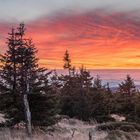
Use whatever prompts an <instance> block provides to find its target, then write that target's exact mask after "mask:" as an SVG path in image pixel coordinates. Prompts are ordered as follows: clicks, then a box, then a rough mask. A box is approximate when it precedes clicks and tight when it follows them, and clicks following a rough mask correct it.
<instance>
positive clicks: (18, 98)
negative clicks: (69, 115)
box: [0, 24, 57, 133]
mask: <svg viewBox="0 0 140 140" xmlns="http://www.w3.org/2000/svg"><path fill="white" fill-rule="evenodd" d="M7 46H8V49H7V51H6V53H5V54H4V55H3V56H2V59H1V62H2V66H1V79H2V80H1V82H0V88H1V92H2V94H1V95H0V96H1V104H0V109H1V111H2V112H3V113H4V114H5V117H6V118H8V121H7V124H8V125H14V124H16V123H19V122H20V121H25V122H26V124H27V128H28V133H31V123H32V124H33V125H50V124H52V123H54V122H55V120H54V116H55V114H56V113H57V109H56V107H57V103H56V102H57V100H56V95H55V94H53V95H51V91H52V90H51V88H50V86H49V83H48V75H49V74H50V72H47V70H46V69H44V68H39V67H38V63H37V60H38V59H37V58H36V53H37V50H36V48H35V47H34V44H33V43H32V41H31V40H30V39H27V38H25V28H24V24H20V25H19V28H17V30H15V29H12V31H11V33H10V34H9V37H8V39H7ZM30 111H31V113H32V122H31V118H30V116H31V115H30ZM42 118H43V119H42Z"/></svg>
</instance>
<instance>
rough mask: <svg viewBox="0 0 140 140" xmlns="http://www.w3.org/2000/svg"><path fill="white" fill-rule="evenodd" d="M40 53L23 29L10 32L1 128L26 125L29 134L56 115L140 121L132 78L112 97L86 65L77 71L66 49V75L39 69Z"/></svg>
mask: <svg viewBox="0 0 140 140" xmlns="http://www.w3.org/2000/svg"><path fill="white" fill-rule="evenodd" d="M36 54H37V49H36V47H35V45H34V43H33V41H32V40H31V39H28V38H26V37H25V27H24V24H20V25H19V27H18V28H16V29H14V28H12V29H11V32H10V33H9V34H8V38H7V51H6V53H5V54H1V63H0V64H1V67H0V79H1V81H0V112H1V113H2V114H4V115H5V116H4V117H5V118H6V122H4V123H2V124H1V127H3V126H7V127H12V126H14V125H15V124H17V123H20V122H22V121H23V122H25V123H26V128H27V132H28V133H29V135H30V134H31V133H32V128H33V127H36V126H50V125H53V124H55V123H56V122H57V121H58V120H59V119H60V118H59V117H58V114H59V115H67V116H69V117H71V118H77V119H80V120H83V121H91V120H96V121H97V122H99V123H102V122H108V121H114V120H113V118H111V117H110V115H111V114H119V115H123V116H125V117H126V121H128V122H129V121H130V122H136V123H139V122H140V93H139V91H138V90H137V89H136V86H135V84H134V80H133V79H132V78H131V76H130V75H127V76H126V79H124V81H122V83H120V84H119V87H118V89H117V91H116V92H115V93H114V92H112V91H111V89H110V87H109V83H107V84H106V85H102V80H101V79H100V77H99V76H97V77H92V76H91V75H90V72H89V71H88V70H87V69H86V68H85V67H84V66H81V68H80V69H79V72H76V70H75V67H74V66H72V65H71V58H70V55H69V52H68V50H66V52H65V53H64V57H63V58H62V59H63V61H64V69H67V71H68V74H66V75H58V74H57V72H56V71H50V70H47V69H46V68H41V67H39V65H38V58H37V57H36Z"/></svg>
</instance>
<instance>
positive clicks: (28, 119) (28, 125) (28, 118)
mask: <svg viewBox="0 0 140 140" xmlns="http://www.w3.org/2000/svg"><path fill="white" fill-rule="evenodd" d="M28 94H29V82H28V80H27V81H26V93H25V94H24V95H23V102H24V113H25V121H26V130H27V133H28V135H29V136H31V135H32V126H31V112H30V106H29V101H28Z"/></svg>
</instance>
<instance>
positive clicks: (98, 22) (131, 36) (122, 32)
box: [0, 10, 140, 68]
mask: <svg viewBox="0 0 140 140" xmlns="http://www.w3.org/2000/svg"><path fill="white" fill-rule="evenodd" d="M26 25H27V34H28V36H30V37H32V38H33V41H34V42H35V45H36V47H37V48H38V50H39V51H38V57H39V58H40V61H39V63H40V65H43V66H46V67H48V68H62V66H63V54H64V52H65V50H66V49H68V50H69V52H70V54H71V59H72V64H73V65H75V66H76V67H79V66H81V65H82V64H83V65H85V66H86V67H87V68H139V67H140V56H139V52H140V20H138V18H136V17H135V16H134V14H133V15H132V13H131V12H128V13H119V12H118V13H112V14H110V13H108V12H106V11H105V10H94V11H90V12H86V13H81V14H78V13H77V14H61V15H60V14H59V15H55V16H52V17H41V18H39V19H36V20H34V21H32V22H28V23H27V24H26ZM7 27H8V25H7V24H0V30H1V31H2V34H3V35H6V33H7ZM9 27H10V26H9ZM9 27H8V28H9ZM5 37H6V36H5ZM0 39H1V42H2V43H3V40H4V39H3V38H1V37H0Z"/></svg>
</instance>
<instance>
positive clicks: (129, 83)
mask: <svg viewBox="0 0 140 140" xmlns="http://www.w3.org/2000/svg"><path fill="white" fill-rule="evenodd" d="M119 92H120V93H124V94H128V95H131V94H132V93H135V92H136V86H135V83H134V80H133V79H132V78H131V77H130V75H127V76H126V79H125V80H124V81H123V82H122V83H121V84H119Z"/></svg>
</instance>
